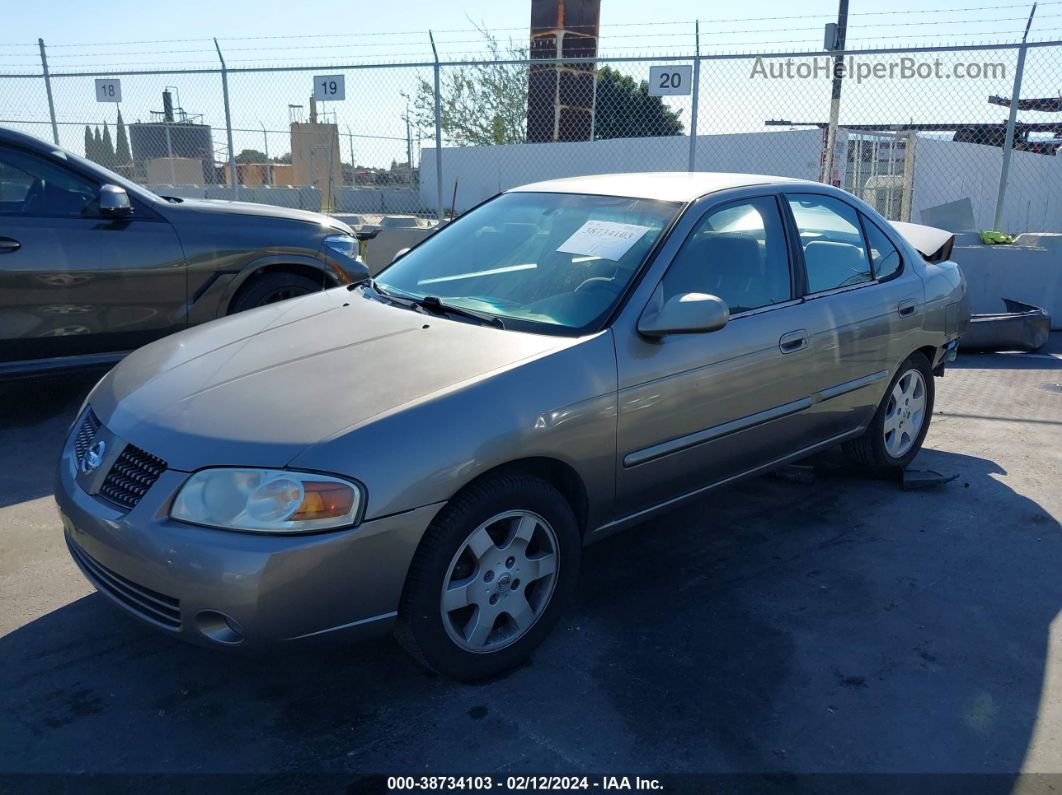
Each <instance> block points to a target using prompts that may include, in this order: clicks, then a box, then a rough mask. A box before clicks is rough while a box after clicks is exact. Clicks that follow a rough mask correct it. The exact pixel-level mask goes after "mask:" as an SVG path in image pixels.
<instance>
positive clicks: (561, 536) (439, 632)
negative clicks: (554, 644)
mask: <svg viewBox="0 0 1062 795" xmlns="http://www.w3.org/2000/svg"><path fill="white" fill-rule="evenodd" d="M580 547H581V543H580V537H579V532H578V527H577V525H576V521H575V516H574V514H573V513H572V509H571V506H570V505H569V504H568V502H567V500H565V498H564V497H563V496H562V495H561V494H560V492H559V491H557V489H555V488H554V487H553V486H551V485H550V484H548V483H546V482H545V481H542V480H540V479H538V478H536V477H532V476H530V475H525V474H521V473H512V474H499V475H495V476H491V477H489V478H487V479H485V480H484V481H482V482H480V483H476V484H473V485H472V486H471V487H469V488H467V489H465V490H464V491H462V492H461V493H460V494H458V495H457V497H455V498H454V499H453V500H452V501H451V502H450V504H448V505H447V506H446V507H445V508H443V510H442V511H441V512H440V514H439V516H438V517H437V518H436V519H435V521H434V522H433V523H432V525H431V527H429V528H428V531H427V533H426V534H425V537H424V540H423V541H422V542H421V545H420V547H419V548H418V550H417V553H416V555H415V556H414V559H413V563H412V564H411V566H410V572H409V576H408V578H407V581H406V588H405V591H404V593H403V597H402V603H401V606H400V608H399V616H398V627H397V629H396V636H397V638H398V640H399V642H400V643H401V644H402V645H403V646H404V647H405V648H406V650H407V651H409V652H410V653H411V654H412V655H413V656H414V657H416V658H417V659H418V660H420V662H422V663H423V664H425V665H426V666H428V667H429V668H432V669H434V670H436V671H439V672H440V673H444V674H446V675H448V676H451V677H453V678H455V679H460V680H466V681H467V680H475V679H481V678H483V677H487V676H492V675H494V674H497V673H500V672H502V671H504V670H507V669H509V668H512V667H514V666H516V665H518V664H519V663H521V662H523V661H524V660H525V659H526V658H527V657H528V656H529V655H530V654H531V652H532V650H533V649H534V648H535V647H536V646H537V645H538V644H539V643H540V642H541V641H542V640H543V638H545V636H546V635H547V634H548V633H549V631H550V629H551V628H552V627H553V625H554V624H555V623H556V621H557V619H558V618H559V617H560V614H561V612H562V611H563V608H564V605H565V603H566V602H567V601H568V600H569V598H570V596H571V594H572V591H573V589H574V586H575V582H576V579H577V576H578V570H579V557H580V554H579V553H580Z"/></svg>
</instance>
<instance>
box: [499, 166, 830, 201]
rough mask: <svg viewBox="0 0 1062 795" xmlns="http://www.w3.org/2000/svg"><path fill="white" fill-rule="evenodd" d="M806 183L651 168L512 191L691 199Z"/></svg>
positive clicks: (571, 178)
mask: <svg viewBox="0 0 1062 795" xmlns="http://www.w3.org/2000/svg"><path fill="white" fill-rule="evenodd" d="M776 184H778V185H780V184H787V185H789V184H797V185H800V184H803V185H816V186H819V187H822V186H821V185H820V184H819V183H817V182H809V181H808V180H800V179H791V178H789V177H772V176H767V175H765V174H731V173H729V172H722V171H649V172H641V173H634V174H594V175H590V176H586V177H567V178H565V179H551V180H548V181H546V182H533V183H531V184H530V185H521V186H520V187H518V188H512V189H511V190H510V191H509V192H510V193H522V192H534V193H586V194H592V195H597V196H628V197H631V198H636V199H658V200H662V201H677V202H689V201H693V200H694V199H698V198H700V197H701V196H704V195H706V194H708V193H715V192H716V191H720V190H726V189H728V188H741V187H745V186H748V185H776Z"/></svg>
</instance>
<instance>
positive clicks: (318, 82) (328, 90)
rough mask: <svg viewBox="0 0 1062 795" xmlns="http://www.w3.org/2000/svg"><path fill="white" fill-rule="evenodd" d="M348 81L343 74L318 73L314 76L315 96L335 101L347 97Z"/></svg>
mask: <svg viewBox="0 0 1062 795" xmlns="http://www.w3.org/2000/svg"><path fill="white" fill-rule="evenodd" d="M346 95H347V91H346V83H345V81H344V76H343V75H316V76H315V77H314V78H313V98H314V99H316V100H318V101H325V102H335V101H336V100H340V99H346Z"/></svg>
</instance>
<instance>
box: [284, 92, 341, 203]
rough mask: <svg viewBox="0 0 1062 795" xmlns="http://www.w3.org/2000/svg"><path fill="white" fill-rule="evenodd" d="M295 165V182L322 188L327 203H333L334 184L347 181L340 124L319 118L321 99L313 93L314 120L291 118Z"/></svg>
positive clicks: (293, 161)
mask: <svg viewBox="0 0 1062 795" xmlns="http://www.w3.org/2000/svg"><path fill="white" fill-rule="evenodd" d="M291 165H292V168H293V176H292V180H293V181H292V184H293V185H312V186H313V187H315V188H317V189H318V190H319V191H321V200H322V202H323V203H324V205H325V206H326V207H327V206H329V205H331V204H332V195H331V189H332V187H333V186H340V185H342V184H343V163H342V159H341V158H340V154H339V127H338V126H337V125H335V124H329V123H326V122H319V121H318V120H317V103H316V102H314V100H313V98H312V97H311V98H310V120H309V121H308V122H301V121H292V122H291Z"/></svg>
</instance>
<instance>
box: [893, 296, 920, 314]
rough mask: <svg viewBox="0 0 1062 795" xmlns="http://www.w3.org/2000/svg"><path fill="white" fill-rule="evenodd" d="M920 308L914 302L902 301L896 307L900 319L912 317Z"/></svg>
mask: <svg viewBox="0 0 1062 795" xmlns="http://www.w3.org/2000/svg"><path fill="white" fill-rule="evenodd" d="M917 308H918V304H917V302H915V301H914V300H907V301H900V303H899V305H898V306H897V307H896V313H897V314H898V315H899V316H900V317H910V316H911V315H913V314H914V313H915V309H917Z"/></svg>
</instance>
